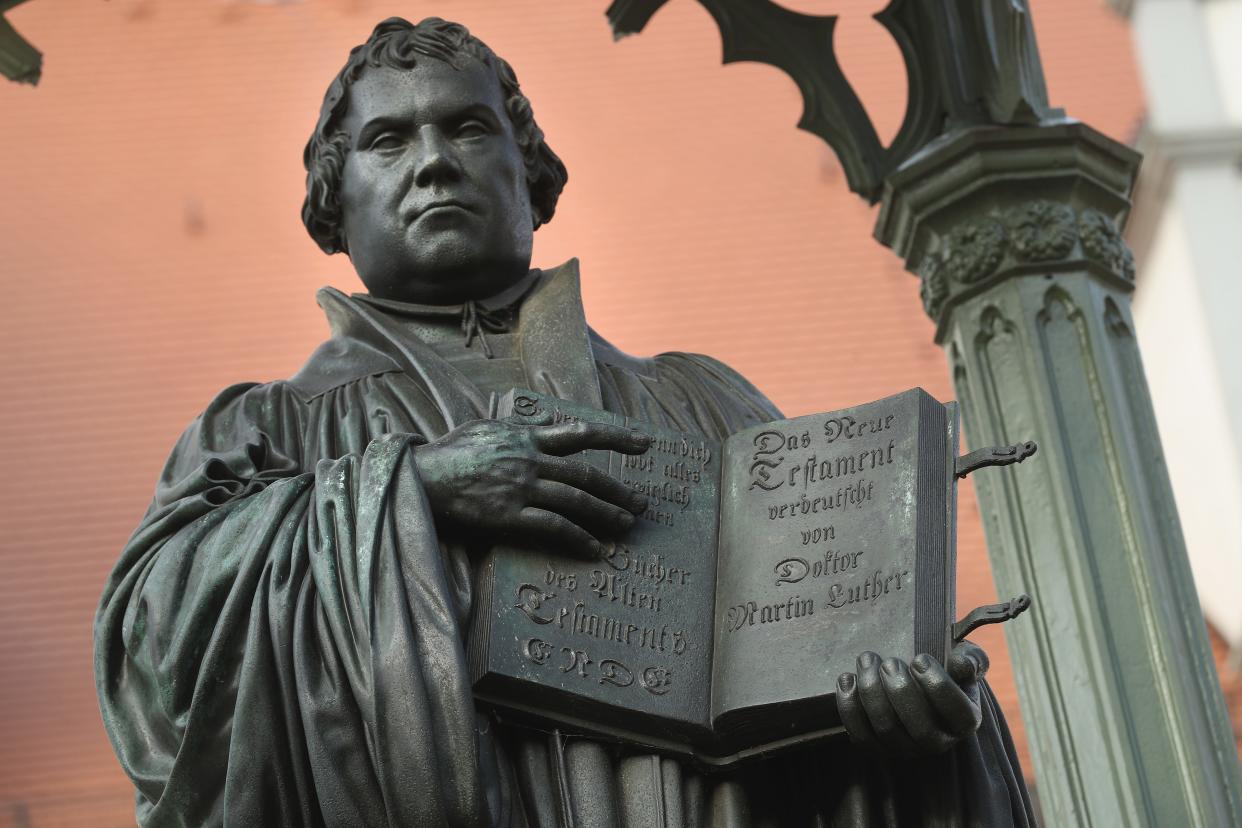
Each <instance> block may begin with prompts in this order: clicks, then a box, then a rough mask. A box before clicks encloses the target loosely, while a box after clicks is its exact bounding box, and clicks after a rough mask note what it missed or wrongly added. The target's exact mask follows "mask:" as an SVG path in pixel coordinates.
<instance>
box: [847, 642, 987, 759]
mask: <svg viewBox="0 0 1242 828" xmlns="http://www.w3.org/2000/svg"><path fill="white" fill-rule="evenodd" d="M987 669H988V657H987V654H986V653H985V652H984V651H983V650H982V649H981V648H980V647H978V646H977V645H975V644H972V643H970V642H969V641H963V642H962V643H961V644H958V645H956V646H955V647H954V648H953V650H952V651H951V652H950V653H949V660H948V663H947V664H946V665H943V666H942V665H941V664H940V662H939V661H937V660H936V659H935V658H933V657H932V656H930V655H927V654H926V653H924V654H922V655H919V656H916V657H915V658H914V660H913V661H911V662H910V663H909V664H906V663H905V662H904V661H902V660H901V659H898V658H884V659H881V658H880V657H879V656H878V655H876V654H875V653H871V652H867V653H863V654H862V655H860V656H859V657H858V672H857V673H842V674H841V677H840V678H839V679H838V680H837V710H838V711H839V712H840V714H841V722H842V724H844V725H845V730H846V732H847V733H849V735H850V740H851V741H853V742H854V743H855V744H857V745H860V746H862V747H866V748H870V749H872V750H874V751H876V752H879V753H881V754H884V755H886V756H890V757H893V758H916V757H920V756H931V755H935V754H938V753H944V752H945V751H946V750H948V749H949V748H951V747H953V746H954V745H955V744H957V743H958V742H959V741H961V740H962V739H964V738H966V737H967V736H969V735H971V734H972V733H974V732H975V731H976V730H978V729H979V723H980V722H981V721H982V712H981V711H980V708H979V680H980V679H981V678H983V674H984V673H986V672H987Z"/></svg>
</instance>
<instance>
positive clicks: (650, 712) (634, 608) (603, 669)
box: [474, 391, 720, 731]
mask: <svg viewBox="0 0 1242 828" xmlns="http://www.w3.org/2000/svg"><path fill="white" fill-rule="evenodd" d="M507 405H508V407H509V410H507V411H505V410H502V411H501V412H500V415H501V416H506V415H508V416H512V417H513V418H515V419H518V420H523V419H529V420H530V421H531V422H540V421H541V420H543V419H544V418H546V417H547V415H548V414H550V415H551V419H552V421H553V422H556V423H560V422H573V421H575V420H584V421H590V422H611V423H615V424H618V425H625V426H630V427H635V428H640V429H641V430H643V431H644V432H645V433H648V434H650V435H651V436H652V438H653V441H652V445H651V448H650V449H649V450H648V451H647V452H646V453H645V454H642V455H635V456H627V455H622V454H618V453H615V452H607V451H590V452H585V453H584V454H582V455H578V456H576V458H575V459H585V460H587V461H588V462H590V463H592V464H593V465H595V466H596V467H597V468H600V469H601V470H604V471H607V472H608V474H609V475H611V476H612V477H615V478H617V479H619V480H621V481H622V482H623V483H625V485H626V486H628V487H629V488H631V489H632V490H634V491H637V492H641V493H643V494H645V495H646V496H647V502H648V508H647V509H646V511H645V512H643V513H642V514H641V515H639V516H638V519H637V521H636V523H635V525H634V526H633V527H632V528H631V529H630V530H629V531H628V532H627V533H626V534H625V535H623V536H622V537H620V538H615V539H613V542H606V543H605V546H606V548H607V551H606V554H605V555H604V557H603V558H602V559H601V560H578V559H574V558H570V557H567V556H565V555H558V554H556V553H553V552H541V551H538V550H530V549H516V548H514V549H501V550H497V552H495V553H494V554H493V556H492V558H491V560H490V562H489V564H488V569H487V571H488V572H489V573H490V582H489V583H486V584H480V587H479V591H480V596H479V599H480V601H485V602H488V603H489V605H488V606H487V607H486V608H484V607H480V612H484V613H488V615H483V616H479V615H476V619H477V621H476V625H475V626H476V627H477V628H478V629H480V630H484V631H485V633H484V634H485V635H486V636H487V638H488V639H489V640H488V641H487V642H486V645H485V646H484V647H483V648H482V649H481V651H480V648H478V647H475V648H474V649H475V650H476V652H480V655H479V658H480V659H481V660H482V662H484V663H481V664H479V665H478V667H477V670H476V672H477V673H479V674H480V675H482V676H483V677H484V678H485V679H486V681H485V682H484V684H485V685H487V686H491V687H493V688H495V687H498V686H503V687H504V688H505V690H504V693H505V694H506V696H505V697H504V698H496V695H497V694H496V693H495V692H492V693H490V696H491V697H492V698H490V700H491V701H494V702H497V703H501V704H504V703H505V702H506V701H508V702H512V703H514V704H515V705H519V706H522V707H525V708H527V709H529V708H532V707H540V706H543V707H546V708H551V709H552V710H551V712H553V713H561V712H564V713H573V714H574V715H575V716H576V717H577V718H578V719H579V720H589V721H591V722H611V726H612V727H613V728H615V729H617V730H620V731H625V730H641V729H642V728H643V726H644V722H645V723H646V724H648V725H650V724H651V722H650V719H651V717H652V716H658V717H661V718H663V719H666V720H673V721H679V722H689V723H694V724H697V725H698V726H700V727H706V725H707V722H708V714H709V711H708V705H709V694H710V688H709V681H710V673H711V657H712V645H713V640H712V627H713V621H712V618H713V607H714V603H715V602H714V589H715V560H716V530H717V517H718V505H719V477H720V471H719V469H720V446H719V444H718V443H716V442H714V441H712V440H708V439H705V438H702V437H695V436H692V435H689V434H683V433H681V432H678V431H674V430H671V429H658V428H654V427H652V426H650V425H644V424H642V423H633V422H631V421H629V420H628V419H626V418H624V417H621V416H619V415H615V414H611V413H608V412H603V411H597V410H594V409H590V408H586V407H583V406H577V405H573V404H570V403H566V402H563V401H561V400H557V399H555V398H551V397H547V396H543V395H540V394H536V393H533V392H528V391H515V392H513V394H512V395H510V397H509V399H508V403H507ZM497 679H500V681H497ZM488 682H490V684H488ZM478 686H479V685H477V684H476V689H477V687H478ZM548 690H551V691H554V692H552V693H548V692H545V691H548ZM576 700H582V701H584V702H589V703H593V704H594V705H595V706H594V707H590V705H588V707H589V709H588V708H584V707H580V706H578V705H577V701H576ZM601 705H602V706H607V707H608V708H609V709H601V707H600V706H601ZM657 726H658V725H657Z"/></svg>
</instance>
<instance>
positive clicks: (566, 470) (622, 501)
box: [539, 457, 647, 514]
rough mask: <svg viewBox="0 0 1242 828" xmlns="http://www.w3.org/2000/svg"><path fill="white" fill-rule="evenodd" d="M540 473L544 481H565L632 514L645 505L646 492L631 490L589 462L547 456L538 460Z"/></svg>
mask: <svg viewBox="0 0 1242 828" xmlns="http://www.w3.org/2000/svg"><path fill="white" fill-rule="evenodd" d="M539 476H540V477H542V478H543V479H544V480H555V481H557V482H558V483H567V484H569V485H570V486H573V487H575V488H578V489H582V490H583V491H584V492H587V493H589V494H593V495H595V496H596V497H598V498H599V499H600V500H606V501H608V502H609V503H611V504H613V505H616V506H620V507H622V508H624V509H627V510H629V511H630V512H633V513H635V514H637V513H639V512H641V511H643V510H644V509H646V508H647V496H646V495H645V494H642V493H641V492H636V491H634V490H633V489H631V488H630V487H629V486H627V485H625V484H624V483H622V482H621V481H620V480H618V479H617V478H615V477H613V476H611V475H609V474H606V473H605V472H602V471H600V470H599V469H597V468H595V467H594V466H592V465H590V464H589V463H582V462H579V461H576V460H570V459H568V458H565V457H548V458H546V459H545V460H542V461H540V463H539Z"/></svg>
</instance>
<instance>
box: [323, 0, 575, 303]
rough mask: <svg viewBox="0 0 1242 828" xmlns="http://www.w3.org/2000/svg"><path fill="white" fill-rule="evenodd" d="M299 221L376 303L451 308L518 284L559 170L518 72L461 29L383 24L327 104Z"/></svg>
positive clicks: (427, 23) (559, 181) (435, 21)
mask: <svg viewBox="0 0 1242 828" xmlns="http://www.w3.org/2000/svg"><path fill="white" fill-rule="evenodd" d="M303 160H304V163H305V165H306V171H307V175H306V201H305V202H304V203H303V205H302V220H303V222H304V223H305V224H306V228H307V230H308V231H309V232H310V234H311V237H312V238H313V239H314V240H315V241H316V242H317V243H318V244H319V246H320V248H322V249H323V250H324V251H325V252H327V253H337V252H345V253H347V254H348V255H349V257H350V259H351V261H352V262H353V265H354V268H355V269H356V270H357V271H358V275H359V277H360V278H361V279H362V281H363V283H364V284H365V285H366V286H367V289H368V290H369V291H370V292H371V293H372V295H375V296H379V297H382V298H390V299H399V300H406V301H415V302H424V303H433V304H452V303H456V302H461V301H464V300H465V299H469V298H481V297H483V296H487V295H490V294H492V293H495V292H497V291H499V290H503V289H504V288H505V287H507V286H508V285H509V284H512V283H513V282H514V281H516V280H517V279H519V278H521V277H522V276H523V275H525V273H526V272H527V269H528V268H529V266H530V255H531V244H532V234H533V232H534V230H535V229H536V228H538V227H539V226H540V225H541V224H544V223H545V222H547V221H548V220H550V219H551V218H552V214H553V213H554V211H555V210H556V202H557V198H558V197H559V196H560V193H561V190H562V189H563V188H564V186H565V181H566V178H567V173H566V171H565V166H564V164H562V163H561V160H560V159H559V158H557V156H556V154H555V153H553V152H552V150H551V149H549V148H548V145H547V143H546V142H545V141H544V138H543V132H542V131H541V130H540V129H539V126H538V125H537V124H536V123H535V119H534V115H533V114H532V112H531V107H530V102H529V101H528V100H527V99H526V96H525V95H523V94H522V91H521V88H520V87H519V86H518V82H517V77H516V76H515V75H514V72H513V69H512V68H511V67H510V66H509V64H508V63H506V62H505V61H504V60H503V59H501V58H500V57H498V56H497V55H496V54H495V53H494V52H492V50H491V49H489V48H488V47H487V46H486V45H485V44H484V43H483V42H482V41H480V40H479V39H478V38H475V37H473V36H472V35H471V34H470V32H469V31H467V30H466V28H465V27H464V26H460V25H458V24H456V23H450V22H447V21H444V20H441V19H439V18H434V17H433V18H427V19H426V20H423V21H422V22H421V23H419V24H418V25H413V24H411V23H409V22H408V21H405V20H402V19H400V18H390V19H388V20H385V21H384V22H383V23H380V24H379V25H378V26H376V27H375V30H374V31H373V32H372V33H371V36H370V38H368V39H367V42H366V43H364V44H362V45H361V46H358V47H356V48H354V49H353V50H352V51H351V52H350V55H349V60H348V61H346V63H345V66H344V68H342V69H341V71H340V72H339V73H338V74H337V76H336V78H335V79H334V80H333V81H332V84H331V86H329V87H328V91H327V93H326V94H325V95H324V101H323V107H322V108H321V110H320V114H319V122H318V124H317V125H316V127H315V131H314V133H313V134H312V135H311V138H310V141H308V142H307V145H306V151H305V153H304V155H303Z"/></svg>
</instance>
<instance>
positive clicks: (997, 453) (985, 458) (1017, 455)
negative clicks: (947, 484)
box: [954, 440, 1039, 478]
mask: <svg viewBox="0 0 1242 828" xmlns="http://www.w3.org/2000/svg"><path fill="white" fill-rule="evenodd" d="M1038 448H1039V446H1037V445H1035V441H1034V440H1027V441H1026V442H1025V443H1014V444H1013V445H1012V446H988V447H987V448H981V449H979V450H978V451H972V452H971V453H970V454H963V455H962V456H961V457H959V458H957V464H956V465H955V467H954V474H956V475H957V476H958V477H959V478H962V477H965V476H966V475H968V474H970V473H971V472H972V471H975V470H977V469H982V468H987V467H988V466H1008V465H1011V464H1013V463H1021V462H1022V461H1023V460H1025V459H1026V458H1028V457H1030V456H1031V455H1032V454H1034V453H1035V452H1036V450H1037V449H1038Z"/></svg>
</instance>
